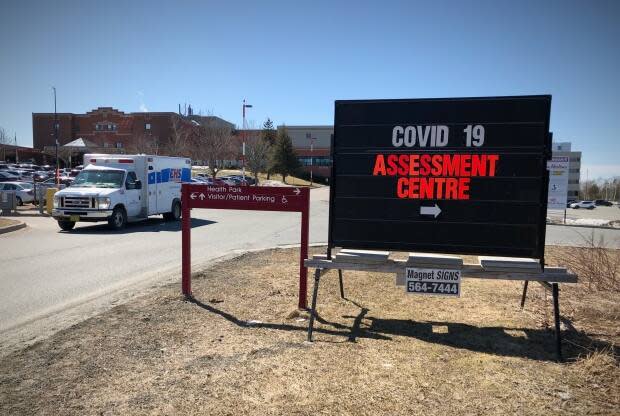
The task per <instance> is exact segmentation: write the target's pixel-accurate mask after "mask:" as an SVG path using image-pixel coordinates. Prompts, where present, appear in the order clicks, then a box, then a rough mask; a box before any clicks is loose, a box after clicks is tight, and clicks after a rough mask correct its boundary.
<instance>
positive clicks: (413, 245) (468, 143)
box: [329, 96, 551, 258]
mask: <svg viewBox="0 0 620 416" xmlns="http://www.w3.org/2000/svg"><path fill="white" fill-rule="evenodd" d="M335 107H336V108H335V122H334V124H335V126H334V143H333V146H332V159H333V171H332V182H331V184H332V189H331V205H330V230H329V246H330V248H331V247H345V248H358V249H387V250H400V251H422V252H435V253H463V254H485V255H498V256H514V257H535V258H541V257H542V256H543V253H544V233H545V217H546V210H547V170H546V162H547V160H548V158H549V156H550V154H551V136H550V133H549V115H550V108H551V97H550V96H523V97H494V98H446V99H415V100H368V101H361V100H355V101H336V105H335Z"/></svg>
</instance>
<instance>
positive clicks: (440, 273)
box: [405, 267, 461, 297]
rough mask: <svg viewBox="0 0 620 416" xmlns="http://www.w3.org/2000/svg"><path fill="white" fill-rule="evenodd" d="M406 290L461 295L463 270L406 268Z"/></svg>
mask: <svg viewBox="0 0 620 416" xmlns="http://www.w3.org/2000/svg"><path fill="white" fill-rule="evenodd" d="M405 279H406V280H405V291H406V292H407V293H416V294H420V295H439V296H455V297H459V296H461V271H460V270H447V269H418V268H414V267H408V268H407V269H406V270H405Z"/></svg>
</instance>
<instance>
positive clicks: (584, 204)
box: [570, 201, 596, 209]
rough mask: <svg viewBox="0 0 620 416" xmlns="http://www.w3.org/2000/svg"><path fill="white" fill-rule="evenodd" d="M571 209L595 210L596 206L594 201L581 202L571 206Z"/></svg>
mask: <svg viewBox="0 0 620 416" xmlns="http://www.w3.org/2000/svg"><path fill="white" fill-rule="evenodd" d="M570 207H571V208H573V209H579V208H585V209H594V208H596V205H594V201H579V202H573V203H572V204H570Z"/></svg>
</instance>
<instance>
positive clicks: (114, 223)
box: [108, 207, 127, 230]
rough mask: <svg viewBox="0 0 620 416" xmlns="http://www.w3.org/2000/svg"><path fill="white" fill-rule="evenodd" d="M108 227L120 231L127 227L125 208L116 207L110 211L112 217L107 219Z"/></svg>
mask: <svg viewBox="0 0 620 416" xmlns="http://www.w3.org/2000/svg"><path fill="white" fill-rule="evenodd" d="M108 225H109V226H110V228H111V229H113V230H122V229H123V228H125V225H127V213H126V212H125V208H123V207H116V208H114V211H112V216H111V217H110V218H109V219H108Z"/></svg>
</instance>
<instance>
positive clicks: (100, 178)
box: [71, 169, 125, 188]
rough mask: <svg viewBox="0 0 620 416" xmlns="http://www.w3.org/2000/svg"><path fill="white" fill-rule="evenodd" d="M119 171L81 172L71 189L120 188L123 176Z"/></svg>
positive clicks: (86, 170)
mask: <svg viewBox="0 0 620 416" xmlns="http://www.w3.org/2000/svg"><path fill="white" fill-rule="evenodd" d="M124 174H125V173H124V172H123V171H120V170H88V169H85V170H83V171H81V172H80V173H79V174H78V176H77V177H76V178H75V182H73V184H72V185H71V186H73V187H85V188H120V187H121V185H122V184H123V175H124Z"/></svg>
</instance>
